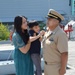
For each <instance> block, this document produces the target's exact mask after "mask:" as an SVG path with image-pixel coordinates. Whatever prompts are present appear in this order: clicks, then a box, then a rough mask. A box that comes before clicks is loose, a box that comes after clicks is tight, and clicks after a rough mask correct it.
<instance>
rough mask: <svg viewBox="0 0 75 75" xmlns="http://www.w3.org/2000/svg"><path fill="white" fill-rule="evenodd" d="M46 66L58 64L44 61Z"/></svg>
mask: <svg viewBox="0 0 75 75" xmlns="http://www.w3.org/2000/svg"><path fill="white" fill-rule="evenodd" d="M44 62H45V64H46V65H52V64H58V63H60V62H47V61H44Z"/></svg>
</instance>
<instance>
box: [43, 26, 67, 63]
mask: <svg viewBox="0 0 75 75" xmlns="http://www.w3.org/2000/svg"><path fill="white" fill-rule="evenodd" d="M63 52H68V38H67V35H66V33H65V32H64V31H63V30H62V29H61V28H60V27H59V26H57V27H56V28H55V30H54V31H52V32H51V31H48V32H46V33H45V35H44V40H43V56H44V60H45V61H47V62H49V63H50V62H51V63H52V62H53V63H54V62H58V63H59V62H61V53H63Z"/></svg>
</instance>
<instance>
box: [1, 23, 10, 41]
mask: <svg viewBox="0 0 75 75" xmlns="http://www.w3.org/2000/svg"><path fill="white" fill-rule="evenodd" d="M8 38H9V30H8V28H7V25H3V24H2V23H0V41H1V40H7V39H8Z"/></svg>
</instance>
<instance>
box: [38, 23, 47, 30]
mask: <svg viewBox="0 0 75 75" xmlns="http://www.w3.org/2000/svg"><path fill="white" fill-rule="evenodd" d="M39 25H40V29H41V30H43V27H45V26H46V24H45V23H43V22H39Z"/></svg>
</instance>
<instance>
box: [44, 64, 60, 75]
mask: <svg viewBox="0 0 75 75" xmlns="http://www.w3.org/2000/svg"><path fill="white" fill-rule="evenodd" d="M59 70H60V65H59V64H49V65H46V64H45V66H44V75H59Z"/></svg>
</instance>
